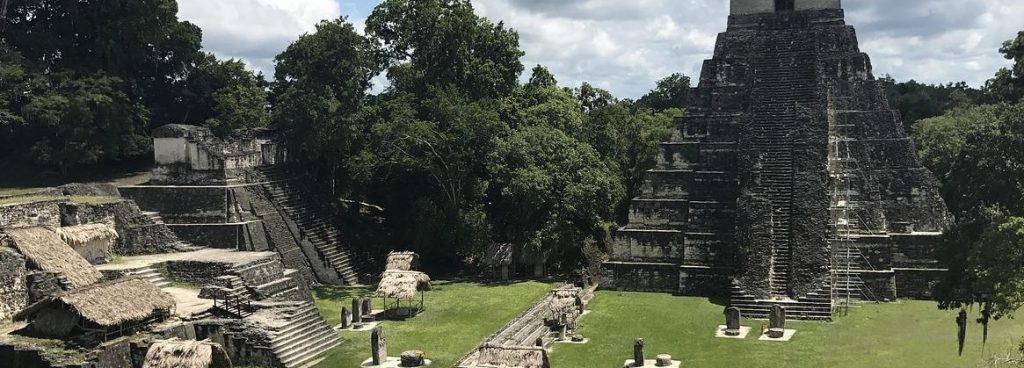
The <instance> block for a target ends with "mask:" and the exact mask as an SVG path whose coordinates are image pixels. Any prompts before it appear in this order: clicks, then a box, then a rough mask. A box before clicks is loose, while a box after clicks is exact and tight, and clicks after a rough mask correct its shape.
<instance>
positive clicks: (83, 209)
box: [60, 200, 181, 255]
mask: <svg viewBox="0 0 1024 368" xmlns="http://www.w3.org/2000/svg"><path fill="white" fill-rule="evenodd" d="M60 217H61V225H62V226H75V225H82V224H91V223H99V222H107V221H111V220H113V221H114V229H115V230H117V234H118V240H117V244H116V245H115V246H114V249H112V251H113V252H114V253H115V254H120V255H144V254H158V253H166V252H168V251H170V250H171V249H172V248H173V247H174V246H175V245H177V244H178V243H179V242H181V240H180V239H179V238H178V236H177V235H175V234H174V233H173V232H171V230H170V229H168V228H167V226H166V225H164V224H157V223H156V222H154V221H153V219H152V218H150V217H149V216H146V215H144V214H143V213H142V210H141V209H140V208H139V206H138V205H136V204H135V202H133V201H130V200H125V201H121V202H116V203H107V204H99V205H94V204H80V203H72V202H65V203H61V204H60Z"/></svg>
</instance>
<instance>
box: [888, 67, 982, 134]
mask: <svg viewBox="0 0 1024 368" xmlns="http://www.w3.org/2000/svg"><path fill="white" fill-rule="evenodd" d="M879 81H880V82H881V83H882V88H883V89H884V90H885V93H886V98H887V100H888V101H889V105H891V106H892V108H893V109H896V110H897V111H899V112H900V116H901V117H902V118H903V121H904V122H906V123H907V124H908V125H910V126H913V125H914V124H916V123H917V122H918V121H919V120H921V119H927V118H931V117H935V116H939V115H942V114H943V113H945V112H946V111H949V110H951V109H954V108H957V107H962V106H967V105H970V104H975V103H978V102H980V101H982V99H983V97H982V92H981V91H980V90H977V89H974V88H971V87H970V86H968V85H967V83H966V82H957V83H947V84H923V83H918V82H917V81H914V80H910V81H907V82H896V80H894V79H892V77H889V76H885V77H882V78H879Z"/></svg>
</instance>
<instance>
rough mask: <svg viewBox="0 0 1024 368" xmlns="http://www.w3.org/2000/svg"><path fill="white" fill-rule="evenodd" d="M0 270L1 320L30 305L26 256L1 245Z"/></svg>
mask: <svg viewBox="0 0 1024 368" xmlns="http://www.w3.org/2000/svg"><path fill="white" fill-rule="evenodd" d="M0 270H2V271H0V320H6V319H10V318H11V317H12V316H13V315H14V314H15V313H18V312H19V311H21V310H22V309H23V308H25V306H27V305H28V287H27V286H26V285H25V276H26V275H27V273H28V270H27V269H26V265H25V257H22V256H21V254H18V252H16V251H15V250H14V249H11V248H7V247H3V246H0ZM0 361H3V360H0Z"/></svg>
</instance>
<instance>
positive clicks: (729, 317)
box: [725, 307, 743, 336]
mask: <svg viewBox="0 0 1024 368" xmlns="http://www.w3.org/2000/svg"><path fill="white" fill-rule="evenodd" d="M742 318H743V315H742V314H741V313H740V309H739V308H736V307H729V308H725V335H726V336H739V335H740V320H741V319H742Z"/></svg>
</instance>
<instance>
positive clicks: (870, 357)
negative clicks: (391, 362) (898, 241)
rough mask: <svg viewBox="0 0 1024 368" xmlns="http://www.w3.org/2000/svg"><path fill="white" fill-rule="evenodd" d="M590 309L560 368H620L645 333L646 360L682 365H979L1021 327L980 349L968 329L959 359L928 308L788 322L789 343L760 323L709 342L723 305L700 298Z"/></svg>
mask: <svg viewBox="0 0 1024 368" xmlns="http://www.w3.org/2000/svg"><path fill="white" fill-rule="evenodd" d="M591 309H592V312H591V313H590V314H589V315H587V316H585V317H583V319H582V320H581V321H582V322H581V323H582V327H581V332H582V334H583V335H584V336H585V337H588V338H590V339H591V340H590V342H589V343H588V344H586V345H563V344H558V345H556V346H555V348H554V351H553V353H552V354H551V360H552V362H551V365H552V367H557V368H572V367H581V368H582V367H588V368H590V367H593V368H602V367H607V368H618V367H622V363H623V361H625V360H626V359H629V358H630V357H631V356H632V349H633V338H635V337H643V338H644V341H645V343H646V347H647V349H646V352H647V355H648V357H649V358H650V359H653V357H654V356H655V355H656V354H659V353H667V354H671V355H672V356H673V357H675V358H676V359H678V360H681V361H682V362H683V366H684V367H687V368H710V367H714V368H718V367H722V368H725V367H744V368H756V367H765V368H767V367H772V368H775V367H815V368H817V367H833V368H841V367H851V368H852V367H901V368H914V367H920V368H934V367H981V366H984V362H985V361H986V359H988V358H989V357H991V356H992V355H994V354H999V353H1001V354H1003V355H1004V356H1005V354H1006V353H1007V352H1009V351H1010V349H1011V347H1012V346H1016V344H1017V342H1019V341H1020V338H1021V337H1024V321H1016V320H1002V321H996V322H993V323H992V324H991V327H990V332H989V341H988V346H987V347H986V348H985V352H982V337H981V336H982V332H981V331H982V329H981V326H980V325H976V324H972V325H971V327H970V328H969V330H968V333H967V340H968V341H967V346H966V347H965V349H964V356H963V357H958V356H957V352H956V347H957V342H956V329H957V327H956V323H955V322H954V321H955V318H956V312H952V311H940V310H938V309H937V308H936V304H935V303H934V302H923V301H921V302H919V301H902V302H899V303H894V304H864V305H862V306H861V307H860V308H854V309H852V310H851V312H850V315H849V316H845V317H837V318H836V320H835V322H832V323H812V322H807V323H803V322H792V321H791V322H789V324H788V325H787V327H788V328H794V329H796V330H798V332H797V334H796V335H795V336H794V338H793V340H792V341H791V342H788V343H781V342H762V341H757V337H758V336H756V335H757V332H758V331H760V327H761V324H762V323H767V322H764V321H760V320H744V323H743V324H744V325H745V326H751V327H753V329H754V330H755V331H754V332H751V336H748V337H747V339H745V340H730V339H717V338H714V332H715V328H716V326H717V325H719V324H724V318H723V316H722V310H723V307H722V306H720V305H715V304H712V303H711V302H710V301H708V299H706V298H685V297H673V296H670V295H665V294H643V293H619V292H610V291H609V292H604V291H602V292H598V294H597V297H596V298H595V299H594V301H593V303H592V304H591Z"/></svg>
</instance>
